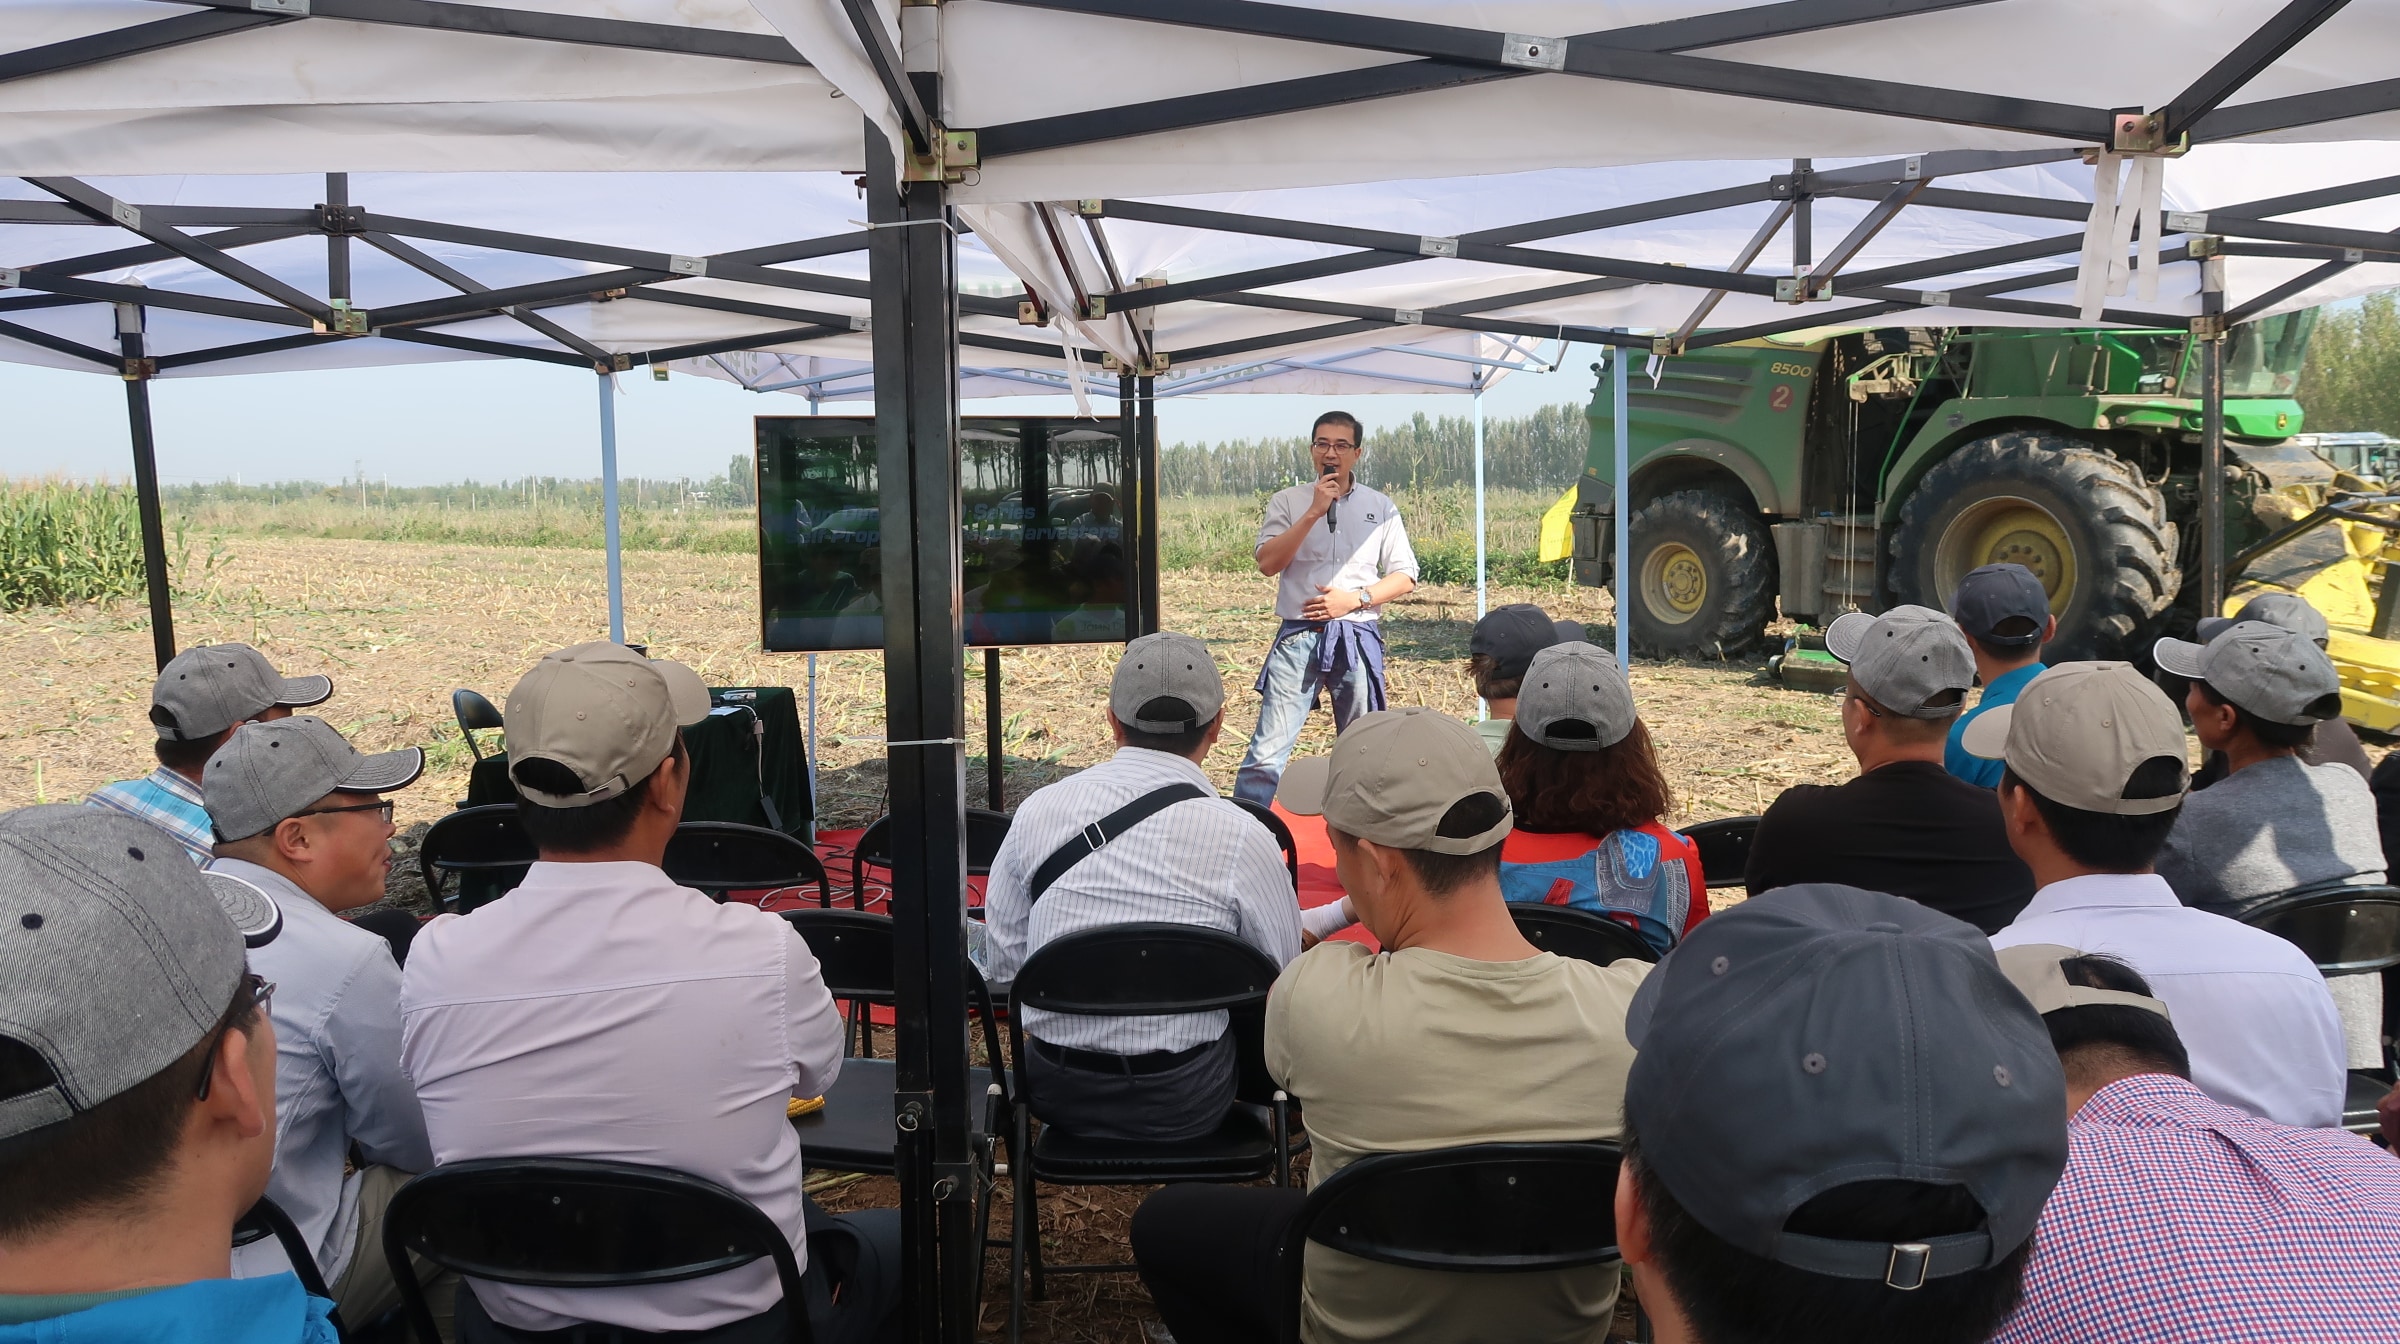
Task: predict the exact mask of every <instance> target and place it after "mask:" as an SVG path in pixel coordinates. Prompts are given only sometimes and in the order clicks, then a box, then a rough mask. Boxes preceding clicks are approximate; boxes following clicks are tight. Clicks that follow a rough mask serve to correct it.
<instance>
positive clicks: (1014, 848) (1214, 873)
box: [978, 747, 1300, 1055]
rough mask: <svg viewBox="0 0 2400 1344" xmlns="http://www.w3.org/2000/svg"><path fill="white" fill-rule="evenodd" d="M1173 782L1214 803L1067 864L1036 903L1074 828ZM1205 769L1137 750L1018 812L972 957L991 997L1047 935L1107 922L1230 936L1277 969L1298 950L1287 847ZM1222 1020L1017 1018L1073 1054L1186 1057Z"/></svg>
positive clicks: (1201, 802)
mask: <svg viewBox="0 0 2400 1344" xmlns="http://www.w3.org/2000/svg"><path fill="white" fill-rule="evenodd" d="M1169 784H1197V785H1199V786H1200V787H1201V788H1202V789H1205V790H1207V792H1208V793H1209V795H1210V796H1209V797H1207V798H1194V799H1190V800H1187V801H1185V802H1180V803H1177V804H1175V805H1174V806H1172V807H1169V808H1167V809H1166V810H1165V811H1162V812H1158V813H1154V814H1153V815H1151V816H1149V817H1146V818H1144V819H1143V820H1142V822H1141V824H1140V825H1138V826H1135V827H1134V828H1133V829H1132V830H1129V831H1127V832H1125V833H1124V834H1123V835H1120V836H1118V837H1117V838H1116V839H1114V840H1111V841H1110V842H1108V843H1107V844H1105V845H1102V846H1101V847H1100V848H1099V849H1098V850H1096V851H1094V852H1093V853H1091V854H1089V855H1087V856H1085V857H1084V859H1083V861H1082V862H1080V863H1078V864H1076V865H1075V866H1074V867H1072V868H1069V869H1068V870H1067V871H1066V873H1065V875H1063V876H1061V877H1060V878H1059V879H1058V880H1057V881H1056V882H1054V883H1052V884H1051V885H1050V889H1049V890H1048V891H1046V892H1044V893H1043V894H1042V898H1041V899H1040V900H1039V901H1030V902H1029V901H1028V900H1027V899H1026V894H1027V891H1028V890H1029V888H1030V886H1031V883H1032V880H1033V874H1034V872H1035V870H1037V869H1039V868H1040V867H1041V866H1042V861H1043V860H1045V859H1047V858H1049V857H1050V855H1051V852H1052V851H1054V850H1056V849H1057V848H1058V847H1059V846H1060V845H1063V844H1065V843H1066V842H1067V841H1068V840H1069V839H1071V838H1073V837H1074V835H1075V833H1076V832H1078V831H1080V830H1082V829H1083V828H1084V827H1086V826H1089V825H1091V824H1092V823H1093V822H1096V821H1098V820H1100V819H1101V818H1102V817H1105V816H1107V815H1108V814H1109V813H1111V812H1114V811H1116V810H1117V809H1118V808H1121V807H1123V806H1125V805H1126V804H1128V803H1130V802H1132V801H1133V800H1134V799H1136V798H1139V797H1141V796H1142V795H1143V794H1146V793H1149V792H1151V791H1152V790H1154V789H1159V788H1163V787H1165V786H1166V785H1169ZM1216 791H1217V790H1216V786H1215V785H1213V784H1211V783H1210V782H1209V779H1208V776H1207V775H1206V774H1205V773H1203V772H1202V771H1201V769H1200V767H1199V766H1197V765H1194V764H1192V762H1190V761H1189V760H1186V759H1185V758H1183V757H1181V756H1176V755H1173V754H1171V753H1168V752H1164V751H1148V750H1145V749H1143V748H1141V747H1119V748H1118V749H1117V754H1116V755H1115V756H1112V757H1110V758H1109V759H1108V760H1105V761H1102V762H1101V763H1100V764H1098V765H1095V766H1093V767H1091V768H1090V769H1088V770H1081V771H1078V772H1076V773H1075V774H1072V775H1069V776H1067V777H1066V778H1065V779H1062V780H1060V781H1058V782H1057V783H1055V784H1049V785H1045V786H1043V787H1042V788H1039V789H1036V790H1034V792H1033V794H1032V796H1030V797H1028V798H1027V799H1026V800H1025V801H1024V802H1023V803H1020V804H1019V805H1018V806H1017V815H1016V819H1015V820H1014V821H1012V822H1010V823H1009V828H1008V838H1007V839H1006V840H1003V841H1002V842H1001V844H1000V852H999V853H998V854H996V855H994V856H993V858H992V875H991V878H990V880H989V881H988V882H987V883H986V884H985V887H984V898H983V904H984V917H985V920H986V938H985V942H984V948H983V954H982V956H981V957H979V958H978V962H979V964H980V967H981V969H982V971H983V973H984V976H985V978H986V979H988V980H990V981H991V982H992V984H993V986H994V989H995V992H997V991H998V990H999V989H1000V988H1002V987H1004V986H1006V985H1007V984H1009V983H1010V982H1011V981H1013V980H1015V979H1016V976H1017V971H1018V970H1019V969H1020V968H1022V967H1023V966H1024V965H1025V959H1026V958H1027V957H1029V956H1031V955H1033V953H1034V951H1035V949H1037V948H1039V947H1041V946H1042V945H1043V944H1044V943H1047V942H1049V941H1050V940H1051V939H1053V938H1058V937H1061V936H1063V935H1065V934H1069V933H1079V932H1081V931H1083V930H1085V929H1092V928H1099V927H1102V926H1104V925H1109V924H1131V923H1138V922H1141V921H1144V920H1157V921H1160V922H1162V923H1170V924H1196V925H1198V926H1200V927H1201V928H1205V929H1216V930H1218V931H1219V932H1222V933H1230V934H1232V935H1234V936H1235V937H1237V938H1240V939H1241V940H1242V941H1244V942H1246V943H1249V944H1250V945H1251V946H1253V947H1256V948H1257V949H1258V950H1259V951H1261V952H1264V953H1266V954H1267V957H1268V959H1269V960H1271V961H1273V962H1274V963H1275V964H1276V965H1277V966H1282V965H1284V964H1285V963H1287V962H1289V961H1290V960H1291V959H1292V958H1294V957H1296V956H1298V955H1300V902H1299V898H1298V897H1297V896H1295V895H1294V894H1293V892H1292V878H1291V873H1290V871H1289V870H1288V869H1286V868H1285V867H1284V866H1283V850H1282V848H1281V847H1279V846H1278V845H1277V844H1276V843H1275V837H1274V836H1273V835H1272V834H1271V833H1269V832H1268V830H1267V828H1266V827H1265V826H1264V825H1262V824H1260V822H1259V820H1258V819H1257V818H1256V817H1253V816H1251V815H1250V814H1249V813H1247V812H1244V811H1242V809H1241V808H1239V807H1237V806H1235V805H1234V804H1233V803H1232V802H1230V801H1228V800H1226V799H1223V798H1219V797H1216V796H1215V794H1216ZM1225 1025H1226V1017H1225V1014H1224V1013H1222V1012H1216V1013H1183V1014H1178V1015H1175V1016H1171V1017H1067V1016H1062V1015H1060V1014H1057V1013H1045V1012H1041V1011H1039V1010H1036V1009H1031V1008H1028V1009H1026V1010H1025V1030H1026V1031H1028V1032H1030V1033H1031V1034H1032V1035H1033V1036H1034V1037H1036V1038H1037V1039H1040V1040H1044V1041H1048V1042H1049V1043H1050V1044H1052V1045H1061V1046H1066V1047H1068V1048H1069V1049H1074V1050H1102V1051H1107V1052H1108V1053H1110V1054H1118V1055H1140V1054H1147V1053H1149V1052H1151V1051H1155V1050H1188V1049H1190V1048H1191V1047H1193V1046H1195V1045H1205V1044H1207V1043H1208V1042H1210V1041H1213V1040H1215V1039H1217V1038H1218V1037H1220V1036H1222V1035H1224V1034H1225Z"/></svg>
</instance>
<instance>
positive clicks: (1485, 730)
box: [1467, 602, 1583, 756]
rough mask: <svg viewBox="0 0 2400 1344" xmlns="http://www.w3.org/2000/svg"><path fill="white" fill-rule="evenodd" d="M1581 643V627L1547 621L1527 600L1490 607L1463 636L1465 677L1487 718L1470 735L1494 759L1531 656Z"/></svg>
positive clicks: (1505, 736)
mask: <svg viewBox="0 0 2400 1344" xmlns="http://www.w3.org/2000/svg"><path fill="white" fill-rule="evenodd" d="M1581 643H1583V626H1582V625H1581V624H1579V623H1577V622H1575V621H1554V620H1551V619H1550V615H1549V613H1548V612H1545V611H1543V610H1542V609H1541V608H1540V607H1537V606H1535V605H1533V604H1532V603H1531V602H1511V603H1509V604H1508V605H1507V606H1505V607H1494V608H1492V609H1491V610H1490V611H1488V612H1485V613H1484V615H1483V619H1482V620H1479V621H1477V622H1475V631H1474V633H1473V634H1470V635H1468V636H1467V675H1468V676H1469V677H1471V678H1473V679H1474V682H1475V694H1476V695H1477V696H1478V697H1480V698H1481V699H1482V700H1483V707H1484V709H1485V710H1486V711H1488V712H1489V713H1490V715H1491V717H1490V718H1487V719H1485V720H1484V721H1483V722H1481V723H1478V724H1476V725H1475V735H1476V736H1478V737H1480V738H1482V739H1483V744H1484V745H1485V746H1487V747H1489V748H1491V749H1492V754H1493V755H1494V756H1497V755H1499V754H1500V748H1501V746H1502V745H1503V744H1505V743H1506V742H1507V741H1508V721H1509V720H1510V719H1513V718H1515V717H1516V716H1517V687H1518V685H1519V683H1521V682H1523V681H1524V679H1525V669H1526V667H1528V666H1529V665H1531V663H1532V662H1533V656H1534V655H1535V654H1537V653H1540V652H1541V651H1542V650H1544V649H1546V648H1549V647H1550V646H1551V645H1553V644H1581Z"/></svg>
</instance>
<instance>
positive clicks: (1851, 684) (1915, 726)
mask: <svg viewBox="0 0 2400 1344" xmlns="http://www.w3.org/2000/svg"><path fill="white" fill-rule="evenodd" d="M1844 686H1845V688H1846V690H1847V693H1848V694H1850V695H1853V696H1856V697H1857V698H1858V700H1859V703H1861V704H1863V705H1865V706H1866V707H1867V712H1868V713H1869V714H1871V715H1873V716H1874V718H1875V720H1876V721H1877V722H1878V723H1881V724H1882V725H1883V726H1884V729H1885V730H1886V731H1887V732H1889V733H1891V735H1892V736H1893V737H1896V738H1898V739H1899V740H1901V741H1902V742H1932V741H1935V740H1936V739H1939V738H1945V737H1948V736H1949V735H1950V726H1951V725H1952V724H1955V723H1957V722H1958V716H1959V715H1960V714H1962V713H1965V712H1966V708H1967V697H1966V693H1965V692H1963V691H1961V692H1959V693H1958V703H1957V704H1956V705H1955V706H1952V707H1951V710H1950V712H1949V713H1947V714H1944V715H1942V716H1941V717H1940V718H1938V719H1928V718H1924V717H1922V716H1920V715H1916V714H1903V713H1901V712H1900V711H1899V710H1896V709H1894V708H1892V707H1891V706H1890V705H1887V704H1885V703H1883V702H1882V701H1881V700H1878V699H1876V698H1875V697H1874V696H1871V695H1869V694H1867V688H1866V687H1864V686H1861V685H1859V684H1858V678H1856V677H1850V678H1848V680H1847V681H1846V682H1845V683H1844Z"/></svg>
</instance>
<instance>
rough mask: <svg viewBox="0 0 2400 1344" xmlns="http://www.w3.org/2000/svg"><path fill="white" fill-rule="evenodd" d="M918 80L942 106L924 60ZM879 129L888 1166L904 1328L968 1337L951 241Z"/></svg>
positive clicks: (970, 1242) (936, 204) (873, 195)
mask: <svg viewBox="0 0 2400 1344" xmlns="http://www.w3.org/2000/svg"><path fill="white" fill-rule="evenodd" d="M912 77H914V78H917V79H919V80H921V81H922V83H921V85H920V89H919V92H920V94H921V96H924V97H925V98H926V99H927V101H928V102H929V103H935V104H936V105H938V98H937V97H936V94H937V92H938V91H937V90H934V89H933V88H931V87H930V86H931V85H932V83H933V80H932V78H931V77H929V76H921V75H917V76H912ZM866 140H867V210H868V218H869V220H870V221H872V223H873V225H874V229H873V232H872V234H871V237H870V241H869V243H868V267H869V271H868V274H869V276H870V284H871V288H872V290H873V303H874V322H873V324H872V331H873V336H874V350H875V437H876V462H877V480H878V490H879V495H880V501H879V502H880V504H881V521H880V524H879V526H880V529H881V532H882V545H883V576H884V577H883V584H884V599H883V600H884V617H883V647H884V655H883V679H884V703H885V705H886V715H887V724H888V726H887V729H886V735H887V746H886V751H887V753H888V755H887V758H886V759H887V761H888V763H889V769H890V797H891V817H892V854H893V864H892V922H893V978H894V982H895V988H896V990H897V994H896V995H895V1000H896V1003H895V1007H896V1017H897V1029H896V1031H895V1033H894V1036H895V1069H894V1073H895V1089H894V1094H893V1098H892V1104H893V1108H894V1114H893V1124H894V1126H895V1129H896V1132H895V1135H894V1139H895V1148H894V1165H895V1172H896V1175H897V1176H898V1177H899V1183H900V1218H901V1221H900V1227H901V1239H902V1257H901V1267H902V1287H901V1302H902V1314H903V1317H904V1321H903V1332H902V1333H903V1338H905V1339H907V1340H909V1341H911V1344H937V1341H939V1342H941V1344H949V1342H951V1341H961V1342H963V1341H965V1340H967V1339H969V1338H970V1337H971V1333H972V1331H973V1328H974V1311H973V1307H972V1303H973V1301H974V1298H975V1294H976V1289H977V1287H978V1286H979V1285H978V1283H977V1278H978V1276H979V1275H980V1273H981V1261H982V1257H981V1255H980V1251H981V1246H980V1245H979V1242H980V1241H981V1239H982V1237H981V1233H980V1232H979V1230H978V1229H977V1228H976V1225H975V1221H974V1218H973V1211H974V1209H975V1207H976V1204H977V1202H978V1200H979V1198H980V1193H981V1192H980V1189H979V1180H980V1173H979V1171H978V1170H977V1168H976V1166H975V1164H974V1162H973V1160H972V1158H973V1154H972V1153H971V1151H970V1149H969V1135H968V1125H967V1115H968V1111H967V1106H968V1098H967V1094H966V1086H967V1004H966V932H965V924H966V877H967V864H966V756H965V731H966V725H965V700H966V675H965V674H966V666H965V656H964V655H965V650H966V642H965V639H964V632H963V630H962V629H961V627H960V615H959V606H960V604H959V593H960V588H961V578H962V575H961V563H962V558H963V557H962V554H961V546H962V543H961V534H960V517H959V489H960V486H959V460H958V313H959V303H958V297H959V296H958V280H957V240H956V236H955V234H954V233H953V232H952V228H953V227H954V222H953V221H952V220H951V218H950V210H949V205H948V201H947V199H946V198H947V195H948V193H947V192H946V190H945V189H944V188H943V186H942V185H941V184H940V183H939V182H903V181H901V180H899V172H898V165H897V164H896V162H895V160H894V158H893V155H892V152H891V148H890V147H889V146H887V145H886V144H885V143H884V140H883V137H882V134H881V133H880V132H879V131H877V130H876V129H874V127H873V126H872V125H870V126H869V127H868V128H867V131H866Z"/></svg>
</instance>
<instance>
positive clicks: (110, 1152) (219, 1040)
mask: <svg viewBox="0 0 2400 1344" xmlns="http://www.w3.org/2000/svg"><path fill="white" fill-rule="evenodd" d="M0 892H4V893H6V895H5V897H4V898H0V899H4V900H5V904H6V911H5V913H6V918H5V919H0V1341H5V1344H160V1342H162V1341H163V1342H164V1344H336V1338H335V1334H334V1329H333V1325H332V1322H331V1321H329V1320H328V1319H327V1318H326V1312H327V1311H328V1310H329V1309H330V1308H331V1307H332V1305H333V1304H332V1303H330V1302H327V1301H325V1300H324V1299H323V1298H312V1297H310V1296H308V1295H307V1293H305V1292H304V1291H302V1289H301V1287H300V1281H299V1280H298V1279H296V1278H294V1277H292V1276H291V1275H289V1274H278V1275H275V1276H274V1277H272V1278H263V1279H234V1278H231V1277H229V1275H230V1273H231V1269H232V1255H233V1227H234V1223H235V1222H236V1221H237V1220H239V1219H240V1218H241V1216H242V1215H243V1214H244V1213H246V1212H248V1211H249V1209H250V1206H251V1205H253V1204H255V1203H256V1202H257V1201H258V1197H259V1194H260V1192H262V1191H264V1190H265V1189H266V1188H267V1171H268V1168H269V1167H270V1166H272V1165H273V1163H274V1161H275V1028H274V1026H273V1025H272V1024H270V1023H269V1022H268V1021H267V1020H266V1015H265V1014H264V1013H263V1012H261V1011H260V1005H261V1004H262V1002H263V1001H264V1000H265V999H266V998H267V997H268V996H269V995H271V994H272V993H273V992H274V986H272V985H270V984H268V983H267V982H265V981H264V980H262V979H260V978H259V977H258V976H256V975H253V974H251V972H250V970H249V967H248V966H247V965H246V964H245V963H244V959H243V948H244V945H245V944H250V945H252V946H256V945H258V944H263V943H265V942H267V941H268V940H270V939H272V938H273V937H274V936H275V931H276V923H277V918H278V916H277V912H276V909H275V906H274V904H273V903H272V902H270V901H268V900H267V898H266V897H265V896H264V895H262V894H261V893H260V892H259V891H257V890H256V889H255V888H252V887H248V886H245V885H243V884H242V883H240V882H237V881H235V880H233V879H231V878H227V877H217V876H211V875H208V874H203V873H201V872H199V871H197V870H196V869H194V868H193V867H192V866H191V865H190V864H189V863H188V862H186V861H185V860H184V858H183V855H182V852H181V851H180V850H176V849H172V848H169V847H168V846H167V845H166V844H165V843H163V842H162V840H161V839H160V836H159V833H158V832H157V831H156V830H154V829H152V828H151V827H148V826H145V825H142V824H141V823H139V822H136V821H133V820H131V819H129V818H126V817H120V816H109V815H105V814H102V813H96V812H92V811H90V810H88V809H85V808H81V807H29V808H24V809H22V810H20V811H16V812H10V813H6V814H0Z"/></svg>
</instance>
